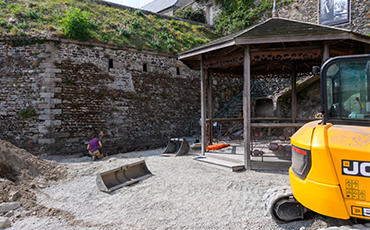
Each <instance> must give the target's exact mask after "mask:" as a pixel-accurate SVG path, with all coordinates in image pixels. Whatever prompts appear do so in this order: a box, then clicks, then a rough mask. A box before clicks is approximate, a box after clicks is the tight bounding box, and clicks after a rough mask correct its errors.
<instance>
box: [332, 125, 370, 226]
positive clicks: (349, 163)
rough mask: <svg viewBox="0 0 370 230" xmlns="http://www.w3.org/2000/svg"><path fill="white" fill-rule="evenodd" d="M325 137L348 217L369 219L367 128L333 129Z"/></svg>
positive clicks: (369, 133)
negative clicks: (327, 140)
mask: <svg viewBox="0 0 370 230" xmlns="http://www.w3.org/2000/svg"><path fill="white" fill-rule="evenodd" d="M328 136H329V149H330V152H331V155H332V157H333V162H334V166H335V168H336V173H337V175H338V178H339V183H340V187H341V188H342V192H343V196H344V198H345V202H346V206H347V210H348V212H349V215H350V216H352V217H358V218H365V219H370V127H359V126H349V125H347V126H340V125H338V126H333V127H332V128H331V129H329V132H328Z"/></svg>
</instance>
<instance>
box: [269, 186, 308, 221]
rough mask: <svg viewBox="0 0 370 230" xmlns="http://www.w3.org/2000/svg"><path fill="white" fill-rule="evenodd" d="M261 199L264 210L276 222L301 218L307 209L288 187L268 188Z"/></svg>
mask: <svg viewBox="0 0 370 230" xmlns="http://www.w3.org/2000/svg"><path fill="white" fill-rule="evenodd" d="M263 199H264V201H265V208H266V210H267V211H268V212H269V213H270V215H271V217H272V219H273V220H274V221H275V222H277V223H284V222H289V221H293V220H297V219H303V218H304V213H305V212H307V211H308V210H307V208H305V207H304V206H303V205H302V204H300V203H299V202H298V201H297V200H296V199H295V198H294V196H293V193H292V190H291V189H290V187H280V188H272V189H269V190H267V192H266V193H265V195H264V197H263Z"/></svg>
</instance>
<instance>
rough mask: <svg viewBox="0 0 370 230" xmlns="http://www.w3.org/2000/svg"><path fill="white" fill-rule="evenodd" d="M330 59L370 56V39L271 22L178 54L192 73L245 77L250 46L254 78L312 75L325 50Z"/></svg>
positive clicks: (324, 28) (284, 21) (302, 24)
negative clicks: (206, 71) (294, 72)
mask: <svg viewBox="0 0 370 230" xmlns="http://www.w3.org/2000/svg"><path fill="white" fill-rule="evenodd" d="M325 44H326V45H329V50H330V51H329V56H330V57H333V56H341V55H350V54H363V53H368V52H369V44H370V38H369V37H368V36H365V35H361V34H358V33H354V32H351V31H349V30H345V29H339V28H335V27H330V26H324V25H318V24H312V23H306V22H298V21H294V20H289V19H283V18H271V19H269V20H267V21H265V22H262V23H260V24H258V25H256V26H254V27H251V28H248V29H245V30H241V31H238V32H235V33H233V34H230V35H228V36H224V37H221V38H219V39H216V40H213V41H210V42H208V43H205V44H203V45H200V46H197V47H195V48H193V49H190V50H187V51H185V52H182V53H180V54H179V59H180V60H181V61H183V62H184V63H185V64H186V65H187V66H189V67H190V68H191V69H200V60H201V56H202V55H204V56H203V57H204V58H203V68H204V69H209V68H212V72H213V73H216V74H217V73H218V74H223V75H228V76H236V77H242V73H243V50H244V45H250V55H251V74H252V75H260V74H280V75H281V76H284V74H286V73H290V72H291V69H293V68H294V69H295V70H297V71H298V73H299V72H310V71H311V68H312V66H314V65H320V64H321V62H322V58H323V47H324V45H325Z"/></svg>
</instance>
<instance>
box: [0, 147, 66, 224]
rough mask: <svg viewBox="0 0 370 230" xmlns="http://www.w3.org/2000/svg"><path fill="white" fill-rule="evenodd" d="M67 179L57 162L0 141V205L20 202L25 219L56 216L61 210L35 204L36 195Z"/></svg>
mask: <svg viewBox="0 0 370 230" xmlns="http://www.w3.org/2000/svg"><path fill="white" fill-rule="evenodd" d="M66 177H67V170H66V169H65V168H64V167H63V166H62V165H60V164H58V163H57V162H55V161H48V160H43V159H40V158H37V157H35V156H33V155H32V154H31V153H29V152H27V151H26V150H23V149H20V148H18V147H16V146H14V145H12V144H11V143H9V142H6V141H3V140H0V203H3V202H20V203H21V206H22V209H23V210H25V212H24V213H25V215H38V216H40V215H41V216H49V215H55V214H57V215H58V214H59V212H60V210H57V209H55V210H54V209H50V208H46V207H44V206H41V205H38V204H37V203H36V191H38V190H39V189H40V188H45V187H48V186H49V184H51V183H52V182H55V181H58V180H60V179H64V178H66ZM14 218H15V217H14ZM17 218H19V216H18V217H17Z"/></svg>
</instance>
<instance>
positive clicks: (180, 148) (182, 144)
mask: <svg viewBox="0 0 370 230" xmlns="http://www.w3.org/2000/svg"><path fill="white" fill-rule="evenodd" d="M189 149H190V146H189V143H188V141H187V140H186V139H185V138H171V139H170V141H169V142H168V145H167V147H166V149H165V150H164V151H163V153H162V154H161V155H164V156H176V157H177V156H182V155H185V154H187V153H188V152H189Z"/></svg>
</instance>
